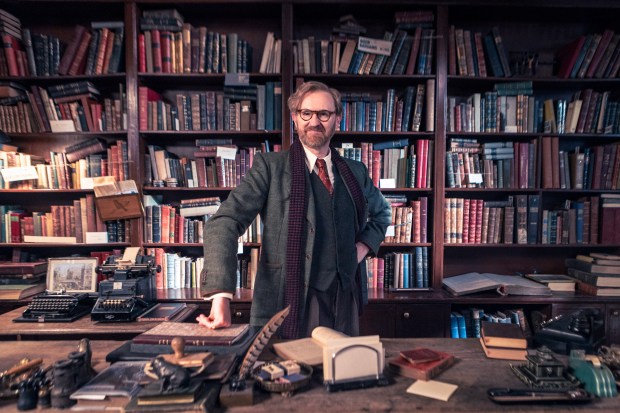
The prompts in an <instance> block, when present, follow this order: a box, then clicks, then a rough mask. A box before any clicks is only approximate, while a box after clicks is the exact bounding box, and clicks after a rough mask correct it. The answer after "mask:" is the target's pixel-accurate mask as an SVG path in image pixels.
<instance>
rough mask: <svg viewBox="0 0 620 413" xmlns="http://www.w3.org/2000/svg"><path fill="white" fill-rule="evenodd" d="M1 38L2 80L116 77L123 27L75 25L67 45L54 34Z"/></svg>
mask: <svg viewBox="0 0 620 413" xmlns="http://www.w3.org/2000/svg"><path fill="white" fill-rule="evenodd" d="M19 31H20V32H21V36H19V37H16V36H15V34H9V33H5V34H3V42H2V45H3V49H4V50H3V53H2V58H0V75H2V76H20V77H23V76H57V75H69V76H76V75H100V74H107V73H117V72H119V71H120V69H121V67H122V66H121V63H122V61H123V58H122V56H123V45H124V32H125V27H124V23H123V22H122V21H114V22H109V21H106V22H92V23H91V27H90V28H87V27H85V26H83V25H76V26H75V28H74V31H73V36H72V38H71V41H70V42H69V43H67V44H66V45H65V44H63V42H62V41H61V40H60V39H59V38H58V37H56V36H54V35H53V34H49V33H31V30H30V29H29V28H23V29H21V27H19Z"/></svg>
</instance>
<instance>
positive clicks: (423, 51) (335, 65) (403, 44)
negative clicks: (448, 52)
mask: <svg viewBox="0 0 620 413" xmlns="http://www.w3.org/2000/svg"><path fill="white" fill-rule="evenodd" d="M434 33H435V29H433V28H422V27H421V26H418V27H416V28H415V31H414V33H413V34H409V33H407V31H405V30H398V29H397V30H394V31H386V32H385V34H384V36H383V38H382V39H371V38H368V37H363V36H360V37H358V38H357V39H347V40H343V39H316V38H315V37H314V36H309V37H307V38H303V39H298V40H295V41H294V42H293V61H294V62H295V63H296V64H294V65H293V71H294V73H295V74H317V73H321V74H330V73H331V74H338V73H346V74H356V75H381V74H383V75H413V74H419V75H429V74H431V71H432V63H433V54H434ZM387 45H389V47H387ZM386 49H387V50H386ZM372 51H376V52H372ZM386 51H389V53H387V52H386Z"/></svg>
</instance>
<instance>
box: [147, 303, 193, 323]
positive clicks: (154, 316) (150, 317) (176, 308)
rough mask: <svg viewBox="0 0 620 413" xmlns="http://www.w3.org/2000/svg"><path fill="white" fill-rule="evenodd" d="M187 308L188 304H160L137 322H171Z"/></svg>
mask: <svg viewBox="0 0 620 413" xmlns="http://www.w3.org/2000/svg"><path fill="white" fill-rule="evenodd" d="M186 308H187V303H158V304H156V305H155V306H153V307H151V309H150V310H148V311H147V312H146V313H144V314H142V315H141V316H140V317H138V318H137V321H170V320H172V319H174V318H176V316H177V315H179V314H180V313H182V312H183V311H184V310H185V309H186Z"/></svg>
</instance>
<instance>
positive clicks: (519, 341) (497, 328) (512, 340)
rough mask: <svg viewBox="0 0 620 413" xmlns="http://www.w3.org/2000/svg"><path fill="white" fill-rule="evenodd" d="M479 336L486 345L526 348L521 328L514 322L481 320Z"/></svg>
mask: <svg viewBox="0 0 620 413" xmlns="http://www.w3.org/2000/svg"><path fill="white" fill-rule="evenodd" d="M480 337H481V339H482V342H483V343H484V345H486V346H487V347H504V348H517V349H526V348H527V340H526V339H525V336H524V335H523V330H521V327H520V326H519V325H518V324H514V323H493V322H489V321H482V322H481V324H480Z"/></svg>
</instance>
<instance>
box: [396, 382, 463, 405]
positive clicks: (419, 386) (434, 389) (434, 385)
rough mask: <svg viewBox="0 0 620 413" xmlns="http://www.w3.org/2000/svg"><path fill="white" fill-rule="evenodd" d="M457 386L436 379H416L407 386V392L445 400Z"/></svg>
mask: <svg viewBox="0 0 620 413" xmlns="http://www.w3.org/2000/svg"><path fill="white" fill-rule="evenodd" d="M457 388H458V386H457V385H455V384H450V383H444V382H441V381H436V380H428V381H423V380H418V381H416V382H415V383H413V384H412V385H411V386H409V387H408V388H407V393H411V394H417V395H418V396H424V397H430V398H432V399H437V400H443V401H444V402H447V401H448V399H449V398H450V396H452V393H454V391H455V390H456V389H457Z"/></svg>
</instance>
